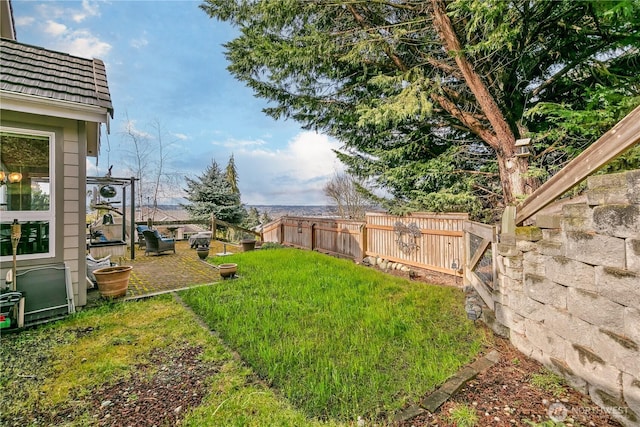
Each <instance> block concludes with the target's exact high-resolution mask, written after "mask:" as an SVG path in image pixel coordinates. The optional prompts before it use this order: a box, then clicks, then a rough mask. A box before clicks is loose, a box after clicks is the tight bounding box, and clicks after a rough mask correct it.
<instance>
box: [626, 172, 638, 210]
mask: <svg viewBox="0 0 640 427" xmlns="http://www.w3.org/2000/svg"><path fill="white" fill-rule="evenodd" d="M625 176H626V178H627V198H628V199H629V203H635V204H640V170H638V169H636V170H632V171H627V172H625Z"/></svg>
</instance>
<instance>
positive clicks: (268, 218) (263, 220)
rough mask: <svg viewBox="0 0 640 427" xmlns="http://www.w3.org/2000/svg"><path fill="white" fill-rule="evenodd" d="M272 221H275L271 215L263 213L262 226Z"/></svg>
mask: <svg viewBox="0 0 640 427" xmlns="http://www.w3.org/2000/svg"><path fill="white" fill-rule="evenodd" d="M271 221H273V219H272V218H271V217H270V216H269V213H268V212H267V211H263V212H262V216H261V217H260V224H262V225H264V224H268V223H270V222H271Z"/></svg>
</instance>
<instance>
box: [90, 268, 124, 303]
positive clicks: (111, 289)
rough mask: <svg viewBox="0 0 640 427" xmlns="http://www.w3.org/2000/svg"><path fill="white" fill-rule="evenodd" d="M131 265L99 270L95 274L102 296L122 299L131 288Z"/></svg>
mask: <svg viewBox="0 0 640 427" xmlns="http://www.w3.org/2000/svg"><path fill="white" fill-rule="evenodd" d="M132 269H133V267H132V266H130V265H123V266H114V267H104V268H99V269H97V270H95V271H94V272H93V275H94V276H95V277H96V282H97V283H98V291H100V295H102V296H103V297H106V298H117V297H122V296H124V295H125V294H126V293H127V288H128V287H129V277H130V276H131V270H132Z"/></svg>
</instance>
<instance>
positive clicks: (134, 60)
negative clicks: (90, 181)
mask: <svg viewBox="0 0 640 427" xmlns="http://www.w3.org/2000/svg"><path fill="white" fill-rule="evenodd" d="M200 3H201V2H200V1H192V0H170V1H143V0H138V1H133V0H129V1H123V0H111V1H90V0H84V1H71V0H69V1H27V0H13V1H12V5H13V12H14V19H15V23H16V33H17V39H18V41H20V42H22V43H28V44H33V45H37V46H42V47H45V48H47V49H52V50H56V51H60V52H66V53H69V54H72V55H77V56H81V57H85V58H94V57H95V58H100V59H102V60H103V61H104V62H105V64H106V67H107V78H108V81H109V88H110V91H111V97H112V101H113V105H114V109H115V116H114V119H113V120H112V122H111V132H110V134H109V135H108V136H105V135H103V138H102V149H101V152H100V157H99V161H98V165H97V166H96V162H95V161H91V162H90V163H89V164H88V167H89V169H88V173H89V174H90V175H103V174H104V173H105V172H106V170H107V168H108V166H109V165H114V167H113V174H114V175H116V176H123V177H128V176H131V172H130V170H129V169H128V165H131V164H132V162H131V160H130V158H131V157H130V153H131V141H130V139H129V138H127V137H126V136H125V134H124V131H125V129H127V125H129V126H130V129H132V131H133V132H134V133H135V134H136V135H138V136H140V137H142V138H148V140H149V141H150V144H155V143H154V142H153V135H156V131H155V130H154V127H153V125H154V123H157V124H159V125H160V126H161V128H162V130H163V132H162V135H163V137H162V141H163V145H164V150H165V152H166V153H168V154H169V160H168V164H167V165H165V167H164V170H165V171H166V172H168V173H174V174H176V175H177V176H180V175H187V176H190V177H195V176H197V175H200V174H201V173H202V172H203V171H204V170H205V168H206V167H207V166H208V165H209V164H210V163H211V161H212V160H213V159H215V160H216V161H217V162H218V164H219V165H220V166H222V167H224V166H226V164H227V161H228V159H229V157H230V156H231V154H233V155H234V158H235V162H236V167H237V169H238V175H239V187H240V191H241V193H242V201H243V202H244V203H247V204H288V205H294V204H295V205H297V204H302V205H313V204H325V203H327V199H326V197H325V196H324V195H323V194H322V187H323V185H324V184H325V183H326V182H327V181H328V180H329V179H330V178H331V176H332V175H333V174H334V173H335V171H336V170H341V165H340V163H339V161H338V160H337V159H336V157H335V155H334V154H333V152H332V151H331V150H332V149H337V148H339V143H338V142H337V141H335V140H332V139H330V138H328V137H327V136H325V135H321V134H317V133H315V132H307V131H303V130H302V129H301V128H300V127H299V125H298V124H297V123H295V122H292V121H275V120H273V119H271V118H270V117H267V116H266V115H264V114H263V113H262V111H261V109H262V108H264V107H265V106H267V103H266V101H265V100H262V99H257V98H255V97H254V96H253V93H252V92H251V90H249V89H248V88H247V87H245V86H244V84H242V83H241V82H238V81H236V80H235V79H233V77H232V76H231V75H230V74H229V72H228V71H227V70H226V67H227V65H228V63H227V61H226V59H225V57H224V48H223V47H222V44H223V43H225V42H227V41H229V40H231V39H232V38H233V37H234V35H235V34H237V31H236V30H235V29H234V28H232V27H231V26H229V25H228V24H226V23H224V22H219V21H217V20H214V19H211V18H209V16H208V15H207V14H206V13H204V12H203V11H202V10H201V9H199V7H198V6H199V4H200ZM182 187H183V185H179V186H178V187H174V188H173V194H167V196H166V197H167V198H166V200H164V201H163V200H159V203H164V202H167V201H169V200H170V198H171V197H172V196H175V194H176V190H178V189H179V188H182Z"/></svg>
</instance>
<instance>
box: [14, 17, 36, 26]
mask: <svg viewBox="0 0 640 427" xmlns="http://www.w3.org/2000/svg"><path fill="white" fill-rule="evenodd" d="M34 22H36V18H34V17H33V16H20V17H17V18H16V20H15V24H16V27H28V26H30V25H31V24H33V23H34Z"/></svg>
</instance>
